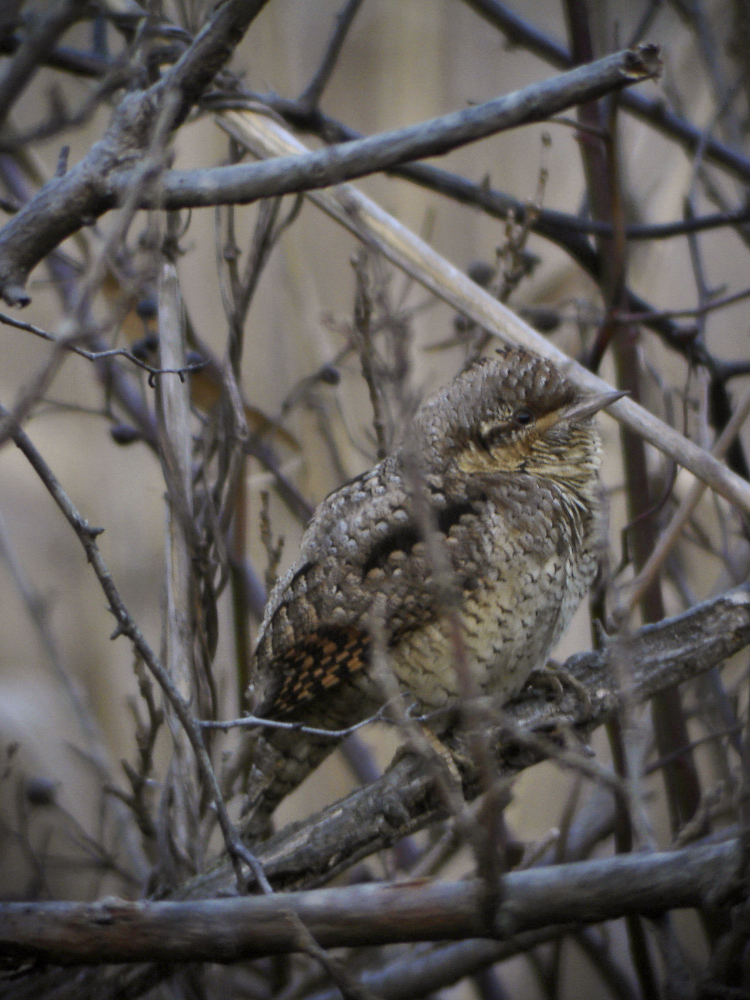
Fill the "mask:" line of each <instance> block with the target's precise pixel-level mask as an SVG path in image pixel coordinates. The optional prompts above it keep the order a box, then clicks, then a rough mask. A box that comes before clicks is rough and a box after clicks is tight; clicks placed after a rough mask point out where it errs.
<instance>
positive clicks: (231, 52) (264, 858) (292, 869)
mask: <svg viewBox="0 0 750 1000" xmlns="http://www.w3.org/2000/svg"><path fill="white" fill-rule="evenodd" d="M605 7H606V10H605ZM563 39H564V41H563ZM657 46H658V47H657ZM749 52H750V15H749V14H748V12H747V7H746V4H745V3H743V2H742V0H734V2H730V0H726V2H725V0H717V2H710V0H691V2H685V0H672V2H669V3H668V2H661V3H659V2H654V3H649V2H645V0H644V2H643V3H639V4H637V5H635V4H618V3H612V4H611V5H601V4H595V3H587V2H586V0H562V2H561V3H560V4H559V5H557V4H554V5H553V4H549V3H547V2H546V0H524V2H523V3H522V2H520V0H519V2H518V3H517V4H516V5H515V7H514V10H513V11H511V10H510V9H509V7H507V6H506V5H505V4H502V3H499V2H497V0H464V2H461V0H430V3H426V2H424V0H422V2H419V0H403V2H396V0H390V2H387V0H368V2H367V3H362V2H361V0H348V2H347V3H343V4H341V5H340V4H339V3H338V2H337V0H314V2H313V0H224V2H223V3H221V4H216V5H214V4H212V3H210V2H202V0H144V3H143V7H141V6H139V5H138V4H137V3H136V2H135V0H88V2H83V0H47V2H45V0H38V2H33V0H28V2H24V0H6V2H5V3H2V4H0V56H1V58H0V211H2V213H3V223H4V225H3V227H2V228H1V229H0V296H2V298H3V300H4V302H5V305H6V308H4V310H3V312H2V313H0V343H1V344H2V355H1V356H2V358H3V363H2V365H0V629H2V636H3V639H2V643H0V754H2V758H3V759H2V767H1V769H0V893H2V899H3V902H2V903H1V904H0V995H2V996H3V997H9V998H14V1000H20V998H22V997H29V998H31V997H50V998H51V997H53V996H54V997H55V998H59V1000H62V998H66V1000H67V998H69V1000H73V998H83V997H111V998H115V997H140V996H146V995H149V996H154V997H156V996H159V997H161V996H163V997H167V996H174V997H176V996H179V997H185V998H193V997H195V998H200V997H206V998H210V997H214V996H220V995H222V994H223V995H227V994H229V995H232V996H237V997H240V996H243V997H244V996H247V997H258V998H265V997H271V996H273V997H278V998H282V997H283V998H285V1000H292V998H299V1000H302V998H308V997H313V996H314V997H316V998H322V997H328V996H331V997H335V996H336V995H343V996H345V997H357V998H360V997H373V996H376V997H383V998H396V997H404V998H411V997H419V996H428V995H433V994H435V993H436V991H448V990H452V991H453V992H452V993H451V995H452V996H462V997H463V996H466V997H469V996H476V997H482V998H488V1000H489V998H500V997H506V996H508V997H510V996H513V997H524V998H526V997H530V998H533V997H540V998H547V997H549V998H552V997H573V996H607V997H616V998H635V997H643V998H650V997H657V996H663V997H676V998H688V997H705V998H709V997H721V998H723V997H727V998H729V997H742V996H750V948H749V947H748V944H747V942H748V939H749V938H750V896H749V893H748V885H749V882H748V880H750V804H749V802H750V800H749V799H748V795H749V792H750V699H749V698H748V675H747V650H746V647H747V645H748V644H750V588H749V587H748V584H747V583H746V582H745V581H746V579H747V576H748V569H749V568H750V475H749V474H748V464H747V463H748V458H747V451H746V443H747V441H746V439H745V437H744V430H743V424H744V423H745V421H746V418H747V417H748V414H749V413H750V393H749V392H748V388H747V379H746V375H747V374H748V373H750V360H749V359H750V351H749V350H748V346H747V344H746V331H747V326H748V318H747V317H748V305H747V303H748V299H749V298H750V291H749V290H748V287H747V285H748V278H747V274H748V266H747V265H748V260H750V228H749V227H750V210H748V207H747V205H748V202H747V197H746V195H745V193H744V189H745V188H746V187H747V185H748V183H750V156H748V155H747V154H746V152H745V150H746V149H747V146H748V142H747V133H748V127H749V126H748V122H749V121H750V61H749V59H748V53H749ZM515 92H518V93H515ZM498 95H510V96H508V97H507V98H503V97H502V96H501V97H498ZM427 123H429V125H428V124H427ZM361 135H368V136H371V137H372V138H371V139H369V140H367V141H361V142H359V141H356V140H358V139H359V138H360V136H361ZM480 140H481V141H480ZM438 154H439V155H440V156H441V159H439V160H436V159H434V157H436V156H437V155H438ZM431 157H432V159H431ZM425 161H427V162H425ZM24 306H25V307H26V308H25V309H23V311H21V309H20V308H19V307H24ZM501 342H502V343H513V344H523V345H525V346H526V347H528V348H530V349H532V350H536V351H539V352H541V353H544V354H547V355H548V356H550V357H552V358H555V359H557V360H558V362H559V363H561V364H564V365H566V366H568V371H569V374H570V377H571V378H572V379H574V380H576V381H578V382H579V383H580V384H581V385H589V386H592V385H596V384H597V383H598V384H599V385H600V386H601V382H600V381H599V379H603V380H604V381H605V382H607V383H608V384H610V385H617V386H618V387H622V388H625V389H627V390H629V392H630V397H629V398H627V399H623V400H621V401H620V402H618V403H617V404H615V406H613V407H612V409H611V416H605V417H602V418H601V426H602V432H603V434H604V438H605V448H606V456H605V468H604V472H603V479H604V482H605V486H606V488H607V490H608V492H609V494H610V497H611V526H610V551H609V552H608V553H607V554H606V558H604V559H603V563H604V565H603V569H602V573H601V577H600V580H599V582H598V584H597V586H596V588H595V591H594V593H593V594H592V595H591V599H590V602H589V606H588V607H584V608H582V609H581V611H580V612H579V614H578V615H577V617H576V619H575V621H574V624H573V627H572V628H571V629H570V630H569V632H568V635H567V636H566V637H565V638H564V640H563V642H562V644H561V648H560V649H558V650H557V653H556V655H557V658H558V659H559V660H560V661H563V660H564V661H565V666H566V670H567V671H568V672H569V673H570V674H571V675H572V676H573V677H575V678H576V679H577V680H578V682H579V686H580V685H581V684H582V685H584V686H585V688H586V690H587V692H588V697H587V698H584V697H582V696H581V694H580V693H576V692H575V691H574V690H573V689H572V688H571V687H569V686H565V687H564V689H561V690H560V691H557V692H554V691H553V692H552V693H550V692H546V691H544V690H538V689H536V688H534V689H533V690H531V691H530V692H529V693H528V694H527V695H525V696H524V697H523V698H522V699H519V700H518V701H517V702H516V703H514V704H512V705H510V706H507V707H506V708H505V709H504V710H503V711H502V712H501V711H498V710H496V709H494V708H493V710H492V711H491V712H490V713H487V712H484V713H483V714H481V718H482V719H483V720H484V721H483V726H482V732H481V735H480V736H477V734H476V733H466V732H461V731H459V732H457V733H456V734H455V736H454V737H453V739H454V742H455V743H456V744H459V746H458V749H460V750H461V754H460V757H459V759H460V761H461V762H462V773H461V778H462V787H460V788H459V787H458V783H457V782H456V781H455V780H451V779H450V776H448V777H446V773H445V772H444V770H443V769H442V768H441V766H440V765H439V764H437V763H436V762H435V760H434V758H433V757H431V756H430V755H429V754H425V753H424V751H423V747H424V741H423V740H421V739H420V733H419V731H418V730H415V727H414V723H413V722H412V721H411V720H410V719H408V718H405V717H403V716H402V717H400V718H399V717H393V718H388V719H380V720H377V721H375V722H373V723H372V724H370V725H369V726H367V727H365V728H364V729H360V730H358V731H357V732H356V733H353V734H351V735H349V737H348V738H347V739H346V740H345V741H344V742H343V743H342V745H341V748H340V750H339V751H338V752H337V754H336V755H335V757H333V758H331V759H330V760H329V761H328V762H327V763H326V765H324V767H322V768H321V769H320V770H319V772H317V773H316V774H314V775H312V776H311V778H310V779H308V781H307V782H305V784H304V785H303V786H302V787H301V788H300V789H298V790H297V791H296V792H295V793H294V794H293V795H292V796H290V798H289V799H288V800H287V801H285V802H284V803H283V804H282V806H281V807H280V809H279V810H278V812H277V815H276V832H275V833H274V834H273V835H271V836H270V837H269V838H268V839H265V840H263V841H261V842H253V843H249V842H244V841H243V840H242V838H241V837H240V836H239V834H238V832H237V829H238V823H239V820H240V816H241V808H242V802H243V794H242V791H243V781H244V779H245V777H246V769H245V768H243V767H242V766H240V765H238V764H237V760H238V750H241V746H242V743H243V739H244V734H243V729H242V728H241V727H239V726H236V725H235V726H231V725H229V726H227V725H223V723H225V722H231V721H232V720H237V719H238V717H240V716H242V713H243V711H244V710H245V708H246V705H245V703H244V701H243V695H244V692H245V690H246V688H247V685H248V682H249V680H250V678H249V676H248V667H249V663H250V656H251V651H252V646H253V641H254V635H255V631H256V629H257V624H258V621H259V620H260V616H261V615H262V610H263V604H264V601H265V595H266V593H267V591H268V588H269V587H270V586H271V585H272V584H273V581H274V579H275V577H276V575H277V574H278V573H280V572H283V570H284V568H285V567H286V566H288V565H289V563H290V562H291V560H292V559H293V558H294V553H295V550H296V546H297V544H298V541H299V538H300V536H301V532H302V530H303V528H304V524H305V522H306V520H307V519H308V518H309V516H310V513H311V511H312V510H313V509H314V505H315V503H316V502H318V501H319V500H320V499H322V498H323V497H324V496H325V495H326V494H327V493H328V492H329V491H330V490H332V489H334V488H336V487H337V486H339V485H340V484H341V483H343V482H345V481H346V480H347V479H349V478H351V477H352V476H353V475H355V474H357V473H359V472H360V471H362V470H363V469H365V468H367V467H369V466H370V465H371V464H373V463H374V461H375V460H376V459H377V457H379V456H382V455H384V454H387V453H388V451H389V450H390V448H391V447H392V446H393V444H394V442H395V441H396V440H397V439H398V436H399V435H400V433H402V430H403V428H404V426H408V419H409V415H410V414H411V413H412V412H413V410H414V407H415V406H416V405H417V403H418V402H419V400H420V399H421V398H422V397H423V396H424V395H425V393H426V392H427V391H429V389H430V388H431V387H434V386H436V385H438V384H441V383H442V382H445V381H446V380H447V379H449V378H450V377H451V376H452V375H454V374H455V373H456V372H457V371H459V370H460V369H461V367H462V366H463V365H465V364H467V363H468V362H470V361H471V359H472V358H474V357H478V356H480V355H481V354H483V353H485V354H486V353H490V352H491V351H492V350H493V349H494V348H495V347H496V346H497V345H498V344H499V343H501ZM571 359H574V360H571ZM611 417H615V418H616V420H617V422H618V423H615V421H614V420H612V419H611ZM618 424H619V426H618ZM399 747H403V748H404V749H403V750H402V752H401V753H399V754H397V755H396V756H395V757H394V752H395V751H396V750H397V748H399ZM240 757H241V753H240ZM392 759H393V761H392ZM472 762H473V763H472Z"/></svg>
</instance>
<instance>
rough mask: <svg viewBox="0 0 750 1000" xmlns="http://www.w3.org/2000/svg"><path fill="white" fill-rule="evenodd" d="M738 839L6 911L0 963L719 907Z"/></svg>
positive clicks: (278, 947) (503, 933)
mask: <svg viewBox="0 0 750 1000" xmlns="http://www.w3.org/2000/svg"><path fill="white" fill-rule="evenodd" d="M740 861H741V855H740V851H739V846H738V842H737V841H728V842H726V843H723V844H714V845H709V846H704V847H693V848H688V849H686V850H682V851H673V852H670V853H663V854H650V855H620V856H618V857H614V858H608V859H606V860H601V861H585V862H578V863H574V864H565V865H552V866H548V867H546V868H532V869H530V870H528V871H521V872H511V873H509V874H508V875H506V876H505V877H504V878H503V880H502V886H501V888H500V898H501V900H502V902H501V903H500V906H499V907H498V909H497V911H496V912H494V913H492V912H489V913H488V912H487V886H486V884H485V883H484V881H483V880H481V879H467V880H465V881H462V882H442V881H417V882H401V883H386V884H369V885H358V886H352V887H348V888H343V889H322V890H317V891H314V892H301V893H289V894H282V895H274V896H265V897H242V898H237V899H212V900H203V901H194V902H179V903H176V902H156V903H154V902H141V903H130V902H126V901H124V900H102V901H101V902H98V903H6V904H5V905H4V906H2V907H0V917H2V920H1V922H0V955H3V956H6V957H9V958H13V959H16V960H24V959H29V958H36V959H42V960H44V961H46V962H54V963H57V964H89V965H91V964H103V963H109V962H147V961H152V962H196V961H207V962H236V961H240V960H246V959H249V958H257V957H260V956H262V955H271V954H279V953H284V952H290V951H298V950H299V947H300V944H299V932H298V929H297V927H296V926H295V922H294V920H293V919H290V918H291V917H296V918H298V919H299V920H301V921H302V923H303V924H304V926H305V927H306V928H307V929H308V930H309V931H310V932H311V933H312V935H313V937H314V938H315V940H316V941H317V942H318V943H319V944H320V945H322V946H323V947H325V948H333V947H340V946H350V947H357V946H363V945H381V944H391V943H395V942H404V941H438V940H449V939H457V938H466V937H474V938H476V937H493V938H500V939H502V938H505V937H509V936H512V935H514V934H518V933H520V932H522V931H528V930H533V929H535V928H538V927H546V926H548V925H550V924H559V923H568V922H574V923H578V924H579V925H585V924H591V923H597V922H599V921H602V920H611V919H615V918H617V917H621V916H624V915H626V914H629V913H647V914H654V913H659V912H663V911H666V910H673V909H678V908H684V907H701V906H704V905H707V904H708V905H716V903H717V902H718V901H720V900H722V899H724V898H726V897H727V896H728V895H729V894H730V893H732V891H733V890H734V889H735V883H736V879H737V878H738V875H739V870H740Z"/></svg>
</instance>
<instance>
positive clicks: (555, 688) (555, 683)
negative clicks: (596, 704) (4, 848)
mask: <svg viewBox="0 0 750 1000" xmlns="http://www.w3.org/2000/svg"><path fill="white" fill-rule="evenodd" d="M527 683H528V684H530V685H532V686H533V687H539V688H546V689H547V690H548V691H550V690H551V691H552V697H553V698H554V699H555V700H556V701H562V698H563V695H564V694H565V688H566V687H567V688H568V689H569V690H570V691H572V692H573V694H574V695H575V696H576V697H577V698H578V700H579V701H580V702H581V707H582V708H583V710H584V714H586V715H588V714H590V712H591V698H590V697H589V693H588V690H587V689H586V686H585V684H582V683H581V682H580V681H579V680H578V678H577V677H574V676H573V675H572V674H571V673H568V671H567V670H565V669H564V668H563V667H562V666H561V665H560V664H559V663H557V662H555V660H548V661H547V663H546V664H545V665H544V666H543V667H535V668H534V669H533V670H532V671H531V674H530V675H529V680H528V682H527Z"/></svg>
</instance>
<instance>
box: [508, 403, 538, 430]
mask: <svg viewBox="0 0 750 1000" xmlns="http://www.w3.org/2000/svg"><path fill="white" fill-rule="evenodd" d="M513 423H515V424H518V426H519V427H528V426H529V424H533V423H534V414H533V413H532V412H531V410H527V409H526V407H525V406H522V407H521V408H520V409H518V410H516V412H515V413H514V414H513Z"/></svg>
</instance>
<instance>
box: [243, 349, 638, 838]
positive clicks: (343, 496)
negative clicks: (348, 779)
mask: <svg viewBox="0 0 750 1000" xmlns="http://www.w3.org/2000/svg"><path fill="white" fill-rule="evenodd" d="M621 395H622V393H617V392H604V393H600V394H596V395H591V394H586V393H585V392H583V391H582V390H581V389H580V388H578V387H577V386H576V385H574V384H573V382H571V381H570V379H569V378H567V377H566V376H565V374H564V373H563V372H562V371H561V370H560V369H559V368H557V367H556V366H555V365H554V364H552V363H551V362H550V361H548V360H546V359H545V358H543V357H540V356H537V355H535V354H533V353H531V352H530V351H527V350H523V349H516V348H514V349H506V350H505V351H503V352H502V353H501V352H498V353H497V356H493V357H489V358H483V359H481V360H479V361H478V362H476V363H474V364H473V365H471V366H470V367H468V368H467V369H466V370H464V371H462V372H461V373H460V374H458V375H457V376H456V377H454V378H453V380H452V381H450V382H449V383H447V385H445V386H444V387H443V388H442V389H440V390H439V391H438V392H436V393H435V394H434V395H433V396H431V397H430V398H428V399H427V400H426V401H425V402H424V403H423V404H422V405H421V406H420V407H419V409H418V410H417V411H416V413H415V414H414V416H413V418H412V419H411V420H410V421H408V422H407V425H406V427H405V429H404V433H403V437H402V439H401V441H400V443H399V444H398V445H397V446H396V447H395V448H394V450H393V451H392V452H391V453H390V454H389V455H388V456H387V457H386V458H385V459H383V460H382V461H381V462H380V463H379V464H377V465H376V466H375V467H374V468H372V469H371V470H369V471H367V472H365V473H363V474H361V475H359V476H357V477H356V478H354V479H353V480H351V482H349V483H347V484H346V485H344V486H342V487H341V488H340V489H337V490H335V491H334V492H333V493H331V494H329V496H328V497H326V499H325V500H323V501H322V503H321V504H320V505H319V506H318V508H317V510H316V511H315V514H314V516H313V518H312V520H311V522H310V523H309V525H308V527H307V529H306V531H305V534H304V536H303V538H302V541H301V545H300V551H299V556H298V558H297V559H296V561H295V562H294V564H293V565H292V566H291V568H290V569H289V570H288V572H287V573H286V574H285V575H284V576H283V577H282V578H281V579H279V581H278V582H277V584H276V586H275V588H274V589H273V591H272V593H271V595H270V597H269V600H268V603H267V606H266V609H265V614H264V617H263V621H262V623H261V626H260V629H259V634H258V641H257V645H256V650H255V653H254V658H253V662H252V665H251V672H250V676H251V685H250V689H249V704H250V707H251V711H252V714H253V716H255V717H256V718H260V719H266V720H271V721H276V722H287V723H295V724H297V726H298V727H301V726H304V727H306V729H305V730H302V729H300V728H297V729H294V728H291V729H290V728H286V729H277V728H268V727H261V728H260V729H259V730H256V736H255V737H254V743H253V744H252V747H253V749H252V754H253V768H252V769H251V780H250V782H249V786H248V798H247V799H246V808H245V811H246V814H247V815H248V816H249V817H250V819H249V820H248V821H247V826H246V829H247V830H248V831H252V830H255V831H258V830H260V829H262V828H263V824H264V823H265V822H267V821H268V820H269V819H270V816H271V814H272V812H273V811H274V809H275V808H276V806H277V805H278V804H279V802H280V801H281V800H282V799H283V798H285V797H286V795H287V794H289V793H290V792H291V791H292V790H293V789H294V788H296V787H297V786H298V785H299V784H300V783H301V782H302V780H304V778H305V777H306V776H307V775H308V774H309V773H310V772H311V771H312V770H313V769H314V768H315V767H317V765H318V764H319V763H320V762H321V761H322V760H323V759H324V758H325V757H326V756H327V755H328V754H329V753H331V751H332V750H333V749H334V748H335V746H336V740H333V739H331V738H329V737H327V736H325V735H322V734H319V733H311V732H308V731H307V730H310V729H314V730H321V729H323V730H329V731H341V730H343V729H345V728H347V727H351V726H352V725H354V724H356V723H358V722H361V721H363V720H365V719H367V718H369V717H371V716H372V715H374V714H375V713H377V712H378V710H379V709H381V708H382V706H383V703H384V701H385V699H386V695H385V693H384V687H383V683H382V674H379V673H378V670H376V669H375V667H374V657H373V655H372V654H373V650H374V648H375V647H374V643H375V638H377V640H378V643H379V647H378V648H379V649H380V648H382V650H383V651H384V653H385V655H386V657H387V661H388V663H389V666H390V669H391V670H392V673H393V676H395V678H396V680H397V682H398V685H399V688H400V689H401V690H402V691H403V692H404V694H405V696H406V699H407V701H408V703H409V705H410V706H413V707H414V708H415V709H416V710H418V711H419V712H420V713H425V714H429V713H430V712H438V711H439V710H441V709H446V708H448V709H449V708H451V707H452V706H455V705H457V704H458V703H459V702H460V699H461V697H462V694H465V692H466V678H465V677H464V678H462V677H461V676H460V671H458V670H457V669H456V637H455V631H456V628H457V629H458V632H459V633H460V643H461V646H462V648H463V651H464V655H465V661H466V664H467V667H468V671H469V674H470V686H471V689H472V690H473V691H474V692H475V693H477V694H480V695H490V696H492V697H493V698H496V699H497V701H498V703H499V704H501V705H502V704H504V703H506V702H507V701H508V700H509V699H511V698H512V697H513V696H514V695H516V694H517V693H518V692H519V691H520V690H521V688H522V687H523V686H524V684H525V683H526V681H527V680H528V678H529V676H530V674H531V673H532V671H534V670H535V669H537V668H543V667H544V665H545V663H546V660H547V657H548V655H549V653H550V651H551V649H552V648H553V646H554V645H555V644H556V642H557V640H558V639H559V638H560V636H561V635H562V633H563V632H564V631H565V629H566V627H567V625H568V623H569V622H570V619H571V617H572V615H573V613H574V611H575V610H576V608H577V607H578V605H579V603H580V602H581V600H582V598H583V597H584V595H585V594H586V593H587V591H588V590H589V588H590V586H591V584H592V582H593V580H594V578H595V575H596V573H597V569H598V566H599V564H600V560H601V553H602V549H603V545H604V534H605V531H606V512H605V503H604V500H603V490H602V487H601V483H600V480H599V467H600V462H601V439H600V436H599V433H598V430H597V428H596V425H595V421H594V416H595V414H596V413H597V412H598V411H599V410H601V409H603V408H604V407H606V406H608V405H609V404H610V403H612V402H614V400H615V399H617V398H619V397H620V396H621ZM456 623H458V624H457V625H456Z"/></svg>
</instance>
